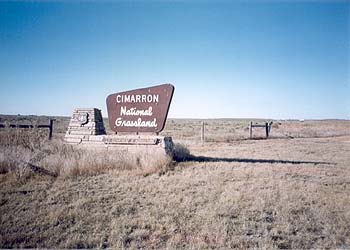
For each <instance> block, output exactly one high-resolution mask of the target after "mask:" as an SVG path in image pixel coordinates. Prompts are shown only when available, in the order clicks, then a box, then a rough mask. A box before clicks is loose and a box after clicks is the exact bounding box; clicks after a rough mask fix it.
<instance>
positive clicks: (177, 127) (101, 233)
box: [0, 116, 350, 249]
mask: <svg viewBox="0 0 350 250" xmlns="http://www.w3.org/2000/svg"><path fill="white" fill-rule="evenodd" d="M9 118H11V119H18V117H17V118H16V117H8V116H7V117H5V116H2V117H1V119H0V122H2V121H3V120H5V119H9ZM34 118H35V119H39V120H40V119H41V121H39V122H40V123H47V121H45V119H47V117H39V118H38V117H29V118H28V117H21V119H23V120H22V122H24V121H25V120H27V122H31V120H32V119H34ZM249 122H250V120H235V119H222V120H206V121H205V123H206V142H205V143H204V144H202V143H201V142H200V128H201V123H202V121H201V120H181V119H169V120H168V122H167V125H166V129H165V130H164V131H163V132H162V133H163V134H164V135H170V136H172V137H173V140H174V142H175V143H177V144H176V155H175V160H171V159H169V158H166V157H162V156H159V157H150V156H148V155H144V154H143V155H136V156H135V155H134V156H129V155H125V154H120V153H119V154H118V153H114V154H111V153H110V152H109V153H100V154H99V153H97V152H91V151H89V152H87V151H84V150H82V149H76V148H73V147H71V146H67V145H64V144H63V143H62V138H63V135H64V131H65V128H66V126H67V124H68V119H67V118H63V117H61V118H57V122H56V124H55V131H54V132H55V133H54V140H52V141H47V140H46V137H45V131H37V130H33V129H32V130H26V131H23V130H11V131H7V130H6V129H5V130H4V129H2V130H0V131H1V132H0V216H1V217H0V248H115V249H233V248H235V249H247V248H254V249H350V121H342V120H327V121H303V122H301V121H274V123H273V127H272V131H271V137H270V138H269V139H267V140H263V139H260V138H261V137H263V135H264V134H263V130H261V131H259V129H256V131H255V130H254V135H255V136H256V137H257V139H254V140H249V139H247V138H248V136H249V131H248V124H249ZM256 122H262V120H260V121H259V120H256ZM105 124H107V123H105Z"/></svg>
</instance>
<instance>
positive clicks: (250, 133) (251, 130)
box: [249, 122, 253, 139]
mask: <svg viewBox="0 0 350 250" xmlns="http://www.w3.org/2000/svg"><path fill="white" fill-rule="evenodd" d="M252 137H253V122H250V125H249V138H250V139H252Z"/></svg>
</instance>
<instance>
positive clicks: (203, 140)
mask: <svg viewBox="0 0 350 250" xmlns="http://www.w3.org/2000/svg"><path fill="white" fill-rule="evenodd" d="M201 141H202V144H204V142H205V137H204V122H202V133H201Z"/></svg>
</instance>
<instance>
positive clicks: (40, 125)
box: [0, 119, 55, 140]
mask: <svg viewBox="0 0 350 250" xmlns="http://www.w3.org/2000/svg"><path fill="white" fill-rule="evenodd" d="M54 121H55V119H50V122H49V125H42V124H39V125H31V124H6V123H0V128H48V129H49V140H51V139H52V132H53V122H54Z"/></svg>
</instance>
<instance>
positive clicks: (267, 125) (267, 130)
mask: <svg viewBox="0 0 350 250" xmlns="http://www.w3.org/2000/svg"><path fill="white" fill-rule="evenodd" d="M265 131H266V138H268V137H269V124H268V123H267V122H265Z"/></svg>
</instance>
